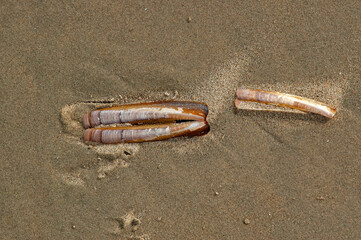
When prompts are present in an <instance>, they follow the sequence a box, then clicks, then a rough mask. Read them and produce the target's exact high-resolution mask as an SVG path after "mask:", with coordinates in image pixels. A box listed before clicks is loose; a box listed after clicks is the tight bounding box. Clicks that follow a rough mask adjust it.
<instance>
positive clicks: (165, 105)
mask: <svg viewBox="0 0 361 240" xmlns="http://www.w3.org/2000/svg"><path fill="white" fill-rule="evenodd" d="M236 95H237V97H236V100H235V106H236V107H237V108H242V107H241V101H251V102H259V103H264V104H270V105H276V106H281V107H288V108H293V109H297V110H301V111H304V112H312V113H317V114H320V115H322V116H325V117H328V118H332V117H333V116H334V115H335V113H336V109H335V108H333V107H331V106H328V105H326V104H324V103H321V102H318V101H315V100H312V99H308V98H303V97H299V96H295V95H290V94H285V93H279V92H269V91H262V90H258V89H243V88H242V89H238V90H237V93H236ZM207 114H208V106H207V105H206V104H204V103H199V102H184V101H163V102H151V103H138V104H129V105H121V106H117V107H110V108H103V109H97V110H94V111H90V112H88V113H87V114H85V115H84V119H83V121H84V126H85V128H87V129H86V130H85V132H84V140H85V141H91V142H98V143H134V142H148V141H158V140H165V139H169V138H173V137H179V136H201V135H204V134H207V133H208V131H209V124H208V123H207V121H206V118H207ZM124 123H126V124H133V125H131V126H120V127H103V126H104V125H109V124H124ZM98 126H102V127H98Z"/></svg>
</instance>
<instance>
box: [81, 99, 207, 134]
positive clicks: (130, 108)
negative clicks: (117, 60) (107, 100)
mask: <svg viewBox="0 0 361 240" xmlns="http://www.w3.org/2000/svg"><path fill="white" fill-rule="evenodd" d="M207 114H208V106H207V105H206V104H203V103H198V102H182V101H163V102H151V103H138V104H129V105H120V106H116V107H110V108H103V109H97V110H94V111H90V112H88V113H86V114H85V115H84V117H83V122H84V127H85V128H89V127H95V126H98V125H101V124H103V125H108V124H114V123H137V124H138V123H160V122H175V121H179V120H184V121H185V120H194V121H203V120H204V119H205V118H206V117H207Z"/></svg>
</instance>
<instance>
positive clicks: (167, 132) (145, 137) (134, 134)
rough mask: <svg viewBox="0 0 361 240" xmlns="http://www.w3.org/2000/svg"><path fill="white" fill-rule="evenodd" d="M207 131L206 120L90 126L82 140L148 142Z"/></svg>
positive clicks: (202, 133)
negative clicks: (121, 125) (120, 125)
mask: <svg viewBox="0 0 361 240" xmlns="http://www.w3.org/2000/svg"><path fill="white" fill-rule="evenodd" d="M208 131H209V125H208V123H207V122H206V121H188V122H182V123H165V124H153V125H138V126H124V127H110V128H90V129H86V130H85V132H84V141H91V142H98V143H113V144H114V143H134V142H149V141H159V140H165V139H169V138H173V137H180V136H201V135H204V134H206V133H208Z"/></svg>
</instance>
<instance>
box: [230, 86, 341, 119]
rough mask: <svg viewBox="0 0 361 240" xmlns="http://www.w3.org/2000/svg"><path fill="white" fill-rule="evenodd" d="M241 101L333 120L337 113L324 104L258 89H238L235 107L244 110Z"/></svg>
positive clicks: (334, 109)
mask: <svg viewBox="0 0 361 240" xmlns="http://www.w3.org/2000/svg"><path fill="white" fill-rule="evenodd" d="M241 101H250V102H258V103H264V104H270V105H276V106H280V107H288V108H292V109H297V110H301V111H304V112H312V113H316V114H320V115H322V116H325V117H327V118H332V117H333V116H334V115H335V113H336V108H334V107H331V106H328V105H326V104H324V103H322V102H318V101H315V100H312V99H309V98H304V97H300V96H296V95H291V94H286V93H279V92H270V91H263V90H258V89H244V88H240V89H237V98H236V100H235V106H236V107H237V108H242V107H241Z"/></svg>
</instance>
